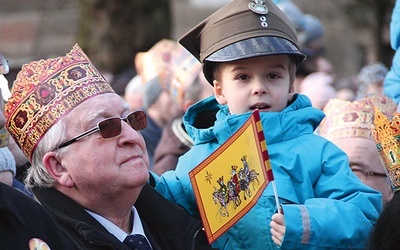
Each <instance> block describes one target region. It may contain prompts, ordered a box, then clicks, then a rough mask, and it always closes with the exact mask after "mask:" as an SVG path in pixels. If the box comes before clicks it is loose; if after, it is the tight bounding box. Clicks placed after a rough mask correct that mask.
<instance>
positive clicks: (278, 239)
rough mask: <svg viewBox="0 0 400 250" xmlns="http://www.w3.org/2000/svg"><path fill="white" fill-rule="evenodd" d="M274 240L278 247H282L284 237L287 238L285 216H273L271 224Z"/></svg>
mask: <svg viewBox="0 0 400 250" xmlns="http://www.w3.org/2000/svg"><path fill="white" fill-rule="evenodd" d="M270 226H271V234H272V240H273V241H274V243H275V244H276V245H277V246H280V245H282V241H283V237H284V236H285V231H286V225H285V217H284V216H283V214H280V213H276V214H274V215H273V216H272V220H271V223H270Z"/></svg>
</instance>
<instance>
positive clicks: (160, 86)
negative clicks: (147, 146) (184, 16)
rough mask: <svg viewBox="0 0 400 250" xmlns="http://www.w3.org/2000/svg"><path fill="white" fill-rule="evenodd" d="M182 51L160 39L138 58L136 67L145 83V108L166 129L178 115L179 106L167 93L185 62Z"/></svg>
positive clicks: (173, 42)
mask: <svg viewBox="0 0 400 250" xmlns="http://www.w3.org/2000/svg"><path fill="white" fill-rule="evenodd" d="M182 51H183V47H182V46H181V45H180V44H179V43H177V42H175V41H172V40H169V39H161V40H160V41H159V42H157V43H156V44H154V45H153V46H152V47H151V48H150V49H149V50H148V51H146V52H139V53H137V54H136V56H135V66H136V71H137V72H138V76H140V80H141V81H142V84H143V86H142V87H141V90H142V108H143V109H144V110H146V112H147V113H148V115H149V117H150V118H151V119H152V120H153V121H154V122H155V123H156V124H157V125H158V126H159V127H163V126H165V124H166V123H167V122H168V121H170V120H171V119H172V118H173V117H175V116H176V115H178V114H179V112H180V109H179V107H178V105H176V103H175V102H173V100H172V99H171V97H170V96H169V93H168V91H167V88H168V86H169V85H170V83H171V79H172V74H173V72H174V70H175V67H176V65H177V64H178V63H179V62H180V60H181V59H182Z"/></svg>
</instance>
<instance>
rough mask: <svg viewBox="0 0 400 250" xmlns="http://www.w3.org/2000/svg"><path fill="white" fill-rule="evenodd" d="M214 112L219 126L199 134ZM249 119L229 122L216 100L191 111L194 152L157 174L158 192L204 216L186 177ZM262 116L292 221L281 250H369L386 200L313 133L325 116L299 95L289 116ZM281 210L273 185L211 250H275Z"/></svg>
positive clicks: (188, 123)
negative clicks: (275, 221)
mask: <svg viewBox="0 0 400 250" xmlns="http://www.w3.org/2000/svg"><path fill="white" fill-rule="evenodd" d="M208 111H211V113H213V112H214V114H215V112H217V111H218V113H216V118H217V120H216V121H215V124H214V125H213V126H210V127H205V126H204V125H200V126H202V127H205V128H202V129H200V128H198V127H196V126H198V125H197V124H201V122H198V119H197V118H198V116H203V114H207V113H208ZM250 114H251V113H250V112H249V113H246V114H241V115H231V114H229V112H228V109H227V107H225V106H220V105H219V104H218V103H217V102H216V100H215V99H214V97H210V98H208V99H206V100H204V101H201V102H199V103H197V104H195V105H194V106H193V107H191V108H190V109H189V110H188V112H187V113H186V114H185V116H184V122H185V126H186V129H187V131H188V133H189V135H190V136H191V137H192V138H193V140H194V142H195V146H194V147H193V148H192V149H191V150H189V152H187V153H186V154H185V155H183V156H181V158H180V159H179V162H178V165H177V168H176V170H175V171H174V170H172V171H168V172H166V173H164V174H163V175H162V176H161V177H159V176H157V175H155V174H153V177H154V178H155V180H156V189H157V190H158V191H160V192H161V193H162V194H163V195H164V196H166V197H167V198H169V199H171V200H172V201H174V202H175V203H177V204H179V205H181V206H182V207H184V208H185V209H186V210H187V211H189V212H190V213H191V214H193V215H195V216H199V214H198V209H197V206H196V202H195V198H194V193H193V188H192V185H191V183H190V178H189V176H188V173H189V171H191V170H192V169H193V168H194V167H196V166H197V165H198V164H199V163H200V162H201V161H202V160H204V159H205V158H206V157H207V156H208V155H210V154H211V153H212V152H213V151H215V150H216V149H217V148H218V147H219V146H220V145H221V144H223V143H224V142H225V141H226V140H227V139H228V138H229V137H230V136H231V135H232V134H233V133H234V132H235V131H236V130H237V129H238V128H239V127H240V126H241V125H243V123H244V122H245V121H246V120H247V119H248V118H249V116H250ZM212 116H213V115H211V116H208V117H212ZM260 116H261V120H262V124H263V129H264V133H265V139H266V141H267V144H268V152H269V156H270V160H271V165H272V169H273V174H274V178H275V182H276V186H277V191H278V195H279V197H280V203H281V206H282V208H283V211H284V216H285V222H286V233H285V237H284V241H283V244H282V245H281V249H329V248H331V249H363V248H364V247H365V243H366V241H367V238H368V234H369V232H370V230H371V229H372V227H373V225H374V223H375V220H376V219H377V217H378V216H379V213H380V211H381V209H382V202H381V195H380V193H379V192H378V191H375V190H373V189H371V188H369V187H368V186H366V185H364V184H363V183H362V182H361V181H360V180H359V179H358V178H357V177H356V176H355V175H354V174H353V173H352V172H351V170H350V168H349V163H348V159H347V155H346V154H345V153H344V152H343V151H341V150H340V149H339V148H337V147H336V146H335V145H334V144H333V143H331V142H329V141H327V140H326V139H324V138H322V137H320V136H318V135H315V134H314V133H313V132H314V130H315V128H316V127H317V126H318V125H319V123H320V121H321V120H322V119H323V117H324V114H323V113H322V111H320V110H318V109H315V108H313V107H311V102H310V100H309V99H308V98H307V97H306V96H304V95H295V101H294V102H293V103H292V104H290V105H289V106H288V107H287V108H285V109H284V110H283V111H281V112H261V113H260ZM205 117H207V116H205ZM195 125H196V126H195ZM275 210H276V205H275V200H274V196H273V190H272V186H271V185H270V184H269V185H268V187H267V188H266V189H265V191H264V193H263V195H262V196H261V197H260V199H259V200H258V202H257V204H256V205H255V206H254V207H253V208H252V209H251V210H250V211H249V212H248V213H247V214H246V215H245V216H244V217H243V218H242V219H241V220H239V221H238V222H237V223H236V224H235V225H234V226H233V227H232V228H230V229H229V230H228V231H227V232H226V233H225V234H224V235H222V236H221V237H220V238H218V239H217V240H216V241H215V242H214V243H213V247H217V248H219V249H235V250H237V249H252V250H254V249H275V248H277V246H276V245H275V244H274V243H273V241H272V239H271V234H270V230H271V228H270V225H269V224H270V221H271V217H272V215H273V214H274V213H275V212H276V211H275Z"/></svg>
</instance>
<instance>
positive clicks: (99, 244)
mask: <svg viewBox="0 0 400 250" xmlns="http://www.w3.org/2000/svg"><path fill="white" fill-rule="evenodd" d="M33 192H34V193H35V195H36V196H37V198H38V199H39V201H40V202H41V203H42V204H43V206H44V207H45V208H46V209H47V210H48V211H49V212H50V213H51V214H52V215H53V217H54V219H55V220H56V222H57V223H58V225H59V227H60V229H61V230H62V231H63V232H64V233H65V234H66V235H67V236H68V238H69V242H70V244H71V245H73V248H71V247H70V248H69V249H98V250H101V249H121V250H128V249H129V248H128V247H127V246H125V245H124V244H123V243H121V242H120V241H119V240H118V239H117V238H116V237H115V236H113V235H112V234H110V233H109V232H108V231H107V230H106V229H105V228H104V227H103V226H102V225H101V224H100V223H99V222H98V221H97V220H96V219H94V218H93V217H92V216H90V215H89V214H88V213H87V212H86V211H85V210H84V208H83V207H81V206H80V205H79V204H78V203H76V202H75V201H73V200H72V199H70V198H69V197H67V196H65V195H64V194H62V193H60V192H58V191H57V190H55V189H53V188H33ZM135 207H136V209H137V211H138V213H139V215H140V218H141V219H142V222H143V227H144V230H145V233H146V237H147V238H148V239H149V241H150V243H151V245H152V247H153V249H154V250H158V249H160V250H161V249H162V250H168V249H171V250H172V249H173V250H177V249H185V250H186V249H199V250H200V249H211V248H210V247H209V246H208V243H207V240H206V237H205V233H204V231H203V230H202V224H201V222H200V221H199V220H197V219H195V218H193V217H191V216H189V215H188V214H187V213H186V211H184V210H183V209H182V208H181V207H179V206H177V205H175V204H173V203H171V202H170V201H168V200H166V199H165V198H164V197H162V196H161V195H160V194H159V193H158V192H157V191H155V190H154V189H153V188H152V187H150V186H149V185H145V186H144V188H143V190H142V192H141V194H140V196H139V198H138V200H137V202H136V203H135Z"/></svg>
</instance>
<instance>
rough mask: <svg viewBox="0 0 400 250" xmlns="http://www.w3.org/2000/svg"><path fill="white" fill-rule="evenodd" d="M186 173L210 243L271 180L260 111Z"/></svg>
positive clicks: (231, 224)
mask: <svg viewBox="0 0 400 250" xmlns="http://www.w3.org/2000/svg"><path fill="white" fill-rule="evenodd" d="M189 176H190V181H191V183H192V186H193V189H194V193H195V197H196V201H197V205H198V208H199V212H200V216H201V220H202V222H203V225H204V229H205V232H206V235H207V238H208V242H209V243H210V244H211V243H212V242H214V241H215V240H216V239H217V238H218V237H219V236H221V235H222V234H223V233H225V232H226V231H227V230H228V229H229V228H230V227H232V226H233V225H234V224H235V223H236V222H237V221H238V220H240V218H242V217H243V216H244V215H245V214H246V213H247V212H248V211H249V210H250V209H251V208H252V207H253V206H254V205H255V204H256V203H257V201H258V199H259V197H260V196H261V194H262V192H263V191H264V189H265V188H266V186H267V185H268V183H269V182H271V181H273V180H274V177H273V173H272V168H271V164H270V160H269V155H268V150H267V144H266V141H265V138H264V132H263V128H262V124H261V121H260V114H259V111H258V110H255V111H254V112H253V113H252V114H251V116H250V117H249V118H248V119H247V120H246V122H245V123H244V124H243V125H242V126H241V127H240V128H239V129H238V131H237V132H235V134H233V135H232V136H231V137H230V138H229V139H228V140H227V141H226V142H225V143H224V144H222V145H221V146H220V147H219V148H218V149H217V150H216V151H214V152H213V153H212V154H211V155H210V156H209V157H207V158H206V159H205V160H204V161H202V162H201V163H200V164H199V165H198V166H196V167H195V168H194V169H193V170H192V171H190V172H189ZM276 196H277V194H276ZM276 199H277V197H276Z"/></svg>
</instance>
